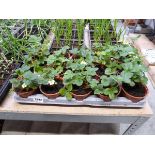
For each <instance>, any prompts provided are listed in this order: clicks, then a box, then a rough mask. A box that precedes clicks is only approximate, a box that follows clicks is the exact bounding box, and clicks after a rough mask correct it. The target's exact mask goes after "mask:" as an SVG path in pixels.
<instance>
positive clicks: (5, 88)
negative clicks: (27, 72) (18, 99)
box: [0, 64, 20, 103]
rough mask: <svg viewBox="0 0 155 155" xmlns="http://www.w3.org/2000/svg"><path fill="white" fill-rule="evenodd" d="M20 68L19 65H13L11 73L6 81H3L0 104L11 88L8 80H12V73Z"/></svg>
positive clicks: (0, 89)
mask: <svg viewBox="0 0 155 155" xmlns="http://www.w3.org/2000/svg"><path fill="white" fill-rule="evenodd" d="M19 66H20V64H14V69H13V70H12V73H11V74H10V75H9V76H8V77H7V79H6V80H5V81H4V83H3V85H2V86H1V88H0V103H1V101H2V100H3V99H4V97H5V96H6V94H7V93H8V91H9V89H10V88H11V83H10V79H11V78H12V74H13V72H14V71H15V70H16V69H17V68H18V67H19Z"/></svg>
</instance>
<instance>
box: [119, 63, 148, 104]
mask: <svg viewBox="0 0 155 155" xmlns="http://www.w3.org/2000/svg"><path fill="white" fill-rule="evenodd" d="M123 65H124V66H123V68H124V70H123V71H122V72H121V74H120V79H121V81H122V92H123V94H124V96H125V97H127V98H128V99H130V100H131V101H132V102H138V101H140V100H142V99H144V98H145V97H146V95H147V94H148V89H147V87H146V83H147V78H146V76H145V73H144V72H145V71H146V68H145V66H144V65H143V64H138V63H134V62H129V63H124V64H123ZM127 66H128V68H127Z"/></svg>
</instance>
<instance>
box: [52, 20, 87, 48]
mask: <svg viewBox="0 0 155 155" xmlns="http://www.w3.org/2000/svg"><path fill="white" fill-rule="evenodd" d="M84 28H85V23H84V20H82V19H77V20H74V21H73V20H72V19H56V20H55V21H54V26H53V27H52V30H53V32H54V34H55V38H56V43H57V44H58V45H59V46H61V41H62V40H63V41H64V44H65V45H66V46H71V41H72V40H73V39H77V40H78V46H81V45H82V39H83V32H84ZM75 32H76V33H77V36H74V33H75Z"/></svg>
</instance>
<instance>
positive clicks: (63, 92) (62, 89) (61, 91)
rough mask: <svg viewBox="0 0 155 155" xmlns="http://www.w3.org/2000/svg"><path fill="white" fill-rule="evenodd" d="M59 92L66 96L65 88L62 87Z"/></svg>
mask: <svg viewBox="0 0 155 155" xmlns="http://www.w3.org/2000/svg"><path fill="white" fill-rule="evenodd" d="M59 93H60V94H61V95H62V96H65V95H66V89H65V88H61V89H60V90H59Z"/></svg>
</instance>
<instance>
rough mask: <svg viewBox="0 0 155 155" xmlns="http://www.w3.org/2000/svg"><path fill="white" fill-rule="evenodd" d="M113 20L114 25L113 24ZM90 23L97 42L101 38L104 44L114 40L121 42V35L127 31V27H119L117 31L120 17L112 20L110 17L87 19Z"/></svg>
mask: <svg viewBox="0 0 155 155" xmlns="http://www.w3.org/2000/svg"><path fill="white" fill-rule="evenodd" d="M112 22H113V26H112ZM86 23H88V24H89V27H90V30H91V32H93V33H92V34H91V35H92V37H93V40H94V42H95V43H99V42H100V41H101V40H102V41H103V42H104V44H112V43H113V42H115V43H116V42H119V40H120V36H121V35H122V34H124V33H125V29H119V32H116V31H117V26H118V24H119V20H118V19H114V20H113V21H111V20H110V19H90V20H86Z"/></svg>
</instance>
